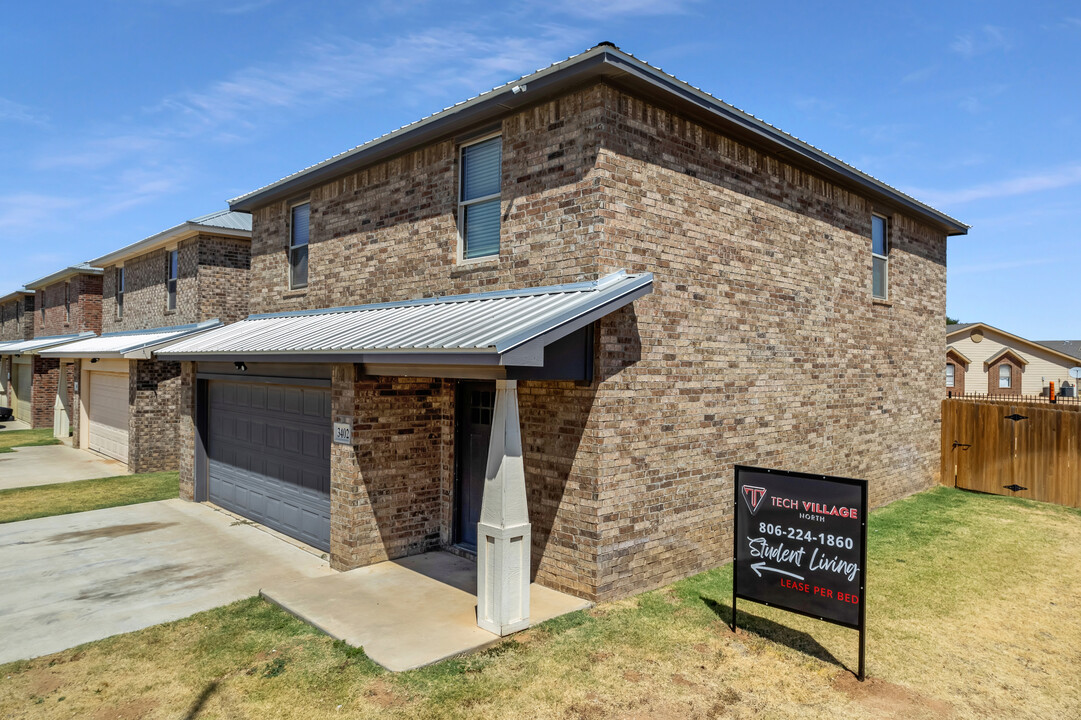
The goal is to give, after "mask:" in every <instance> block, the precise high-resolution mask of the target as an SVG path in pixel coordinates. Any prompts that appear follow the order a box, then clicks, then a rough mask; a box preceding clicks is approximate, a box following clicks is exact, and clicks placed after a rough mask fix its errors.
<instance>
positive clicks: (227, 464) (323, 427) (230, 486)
mask: <svg viewBox="0 0 1081 720" xmlns="http://www.w3.org/2000/svg"><path fill="white" fill-rule="evenodd" d="M208 390H209V395H210V413H209V415H210V417H209V423H210V433H209V434H210V441H209V442H208V443H207V444H208V447H207V457H208V460H209V463H208V465H209V467H208V495H209V497H210V501H211V502H213V503H215V504H217V505H221V506H222V507H224V508H226V509H228V510H232V511H233V512H236V513H239V514H241V515H243V516H244V517H248V518H251V519H252V520H254V521H256V522H258V523H262V524H264V525H267V526H269V527H272V528H274V529H275V530H279V531H281V532H283V533H285V534H286V535H289V536H290V537H295V538H297V539H298V540H301V541H303V542H306V543H308V544H310V545H314V546H315V547H317V548H321V549H323V550H329V549H330V444H331V443H330V426H331V423H330V391H329V390H327V389H324V388H318V387H292V386H287V385H262V384H256V383H238V382H227V381H224V380H212V381H210V384H209V388H208Z"/></svg>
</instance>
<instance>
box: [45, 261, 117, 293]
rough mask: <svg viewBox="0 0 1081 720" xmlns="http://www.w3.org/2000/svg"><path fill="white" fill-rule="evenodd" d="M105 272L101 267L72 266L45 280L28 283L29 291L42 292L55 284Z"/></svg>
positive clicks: (88, 265)
mask: <svg viewBox="0 0 1081 720" xmlns="http://www.w3.org/2000/svg"><path fill="white" fill-rule="evenodd" d="M102 272H104V271H103V270H102V269H101V268H99V267H91V266H90V264H88V263H84V264H82V265H72V266H71V267H68V268H64V269H63V270H58V271H57V272H54V273H53V274H52V275H46V276H45V277H43V278H38V279H37V280H35V281H34V282H29V283H26V288H27V289H28V290H40V289H42V288H44V287H48V286H49V285H52V284H54V283H58V282H62V281H64V280H70V279H71V278H73V277H76V276H78V275H101V274H102Z"/></svg>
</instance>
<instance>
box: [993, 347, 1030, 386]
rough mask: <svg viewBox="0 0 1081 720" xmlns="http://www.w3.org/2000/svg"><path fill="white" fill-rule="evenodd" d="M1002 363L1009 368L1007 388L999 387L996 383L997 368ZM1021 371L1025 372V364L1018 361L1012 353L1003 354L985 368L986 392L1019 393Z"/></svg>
mask: <svg viewBox="0 0 1081 720" xmlns="http://www.w3.org/2000/svg"><path fill="white" fill-rule="evenodd" d="M1003 365H1007V366H1009V368H1010V386H1009V387H1008V388H1004V387H999V384H998V373H999V368H1000V367H1002V366H1003ZM1023 372H1025V366H1024V365H1022V364H1021V363H1020V362H1018V361H1017V358H1015V357H1014V356H1013V355H1003V356H1002V357H1001V358H999V359H998V360H996V361H995V362H994V364H992V365H990V366H988V368H987V394H988V395H1020V394H1021V374H1022V373H1023Z"/></svg>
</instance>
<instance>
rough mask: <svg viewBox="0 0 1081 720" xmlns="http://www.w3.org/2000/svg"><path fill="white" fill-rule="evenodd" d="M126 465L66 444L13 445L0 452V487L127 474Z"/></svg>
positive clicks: (49, 483)
mask: <svg viewBox="0 0 1081 720" xmlns="http://www.w3.org/2000/svg"><path fill="white" fill-rule="evenodd" d="M127 474H128V466H127V465H125V464H124V463H122V462H120V461H119V460H110V459H109V458H105V457H101V456H100V455H95V454H93V453H90V452H87V451H86V450H75V449H74V448H70V447H68V446H67V445H41V446H37V447H22V448H21V447H17V448H14V452H10V453H4V454H2V455H0V490H8V489H10V488H17V487H31V486H33V485H52V484H54V483H65V482H71V481H73V480H93V479H95V478H107V477H114V476H116V475H127Z"/></svg>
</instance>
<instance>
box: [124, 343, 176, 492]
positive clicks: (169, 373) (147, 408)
mask: <svg viewBox="0 0 1081 720" xmlns="http://www.w3.org/2000/svg"><path fill="white" fill-rule="evenodd" d="M128 380H129V382H130V383H131V390H130V392H129V398H130V400H129V403H130V404H129V409H128V427H129V434H128V469H129V470H130V471H131V472H135V473H142V472H158V471H161V470H175V469H177V466H178V463H179V460H180V457H179V451H178V439H179V438H178V433H177V428H178V423H179V422H180V413H179V407H180V397H181V396H180V363H176V362H165V361H158V360H131V361H129V363H128Z"/></svg>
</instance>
